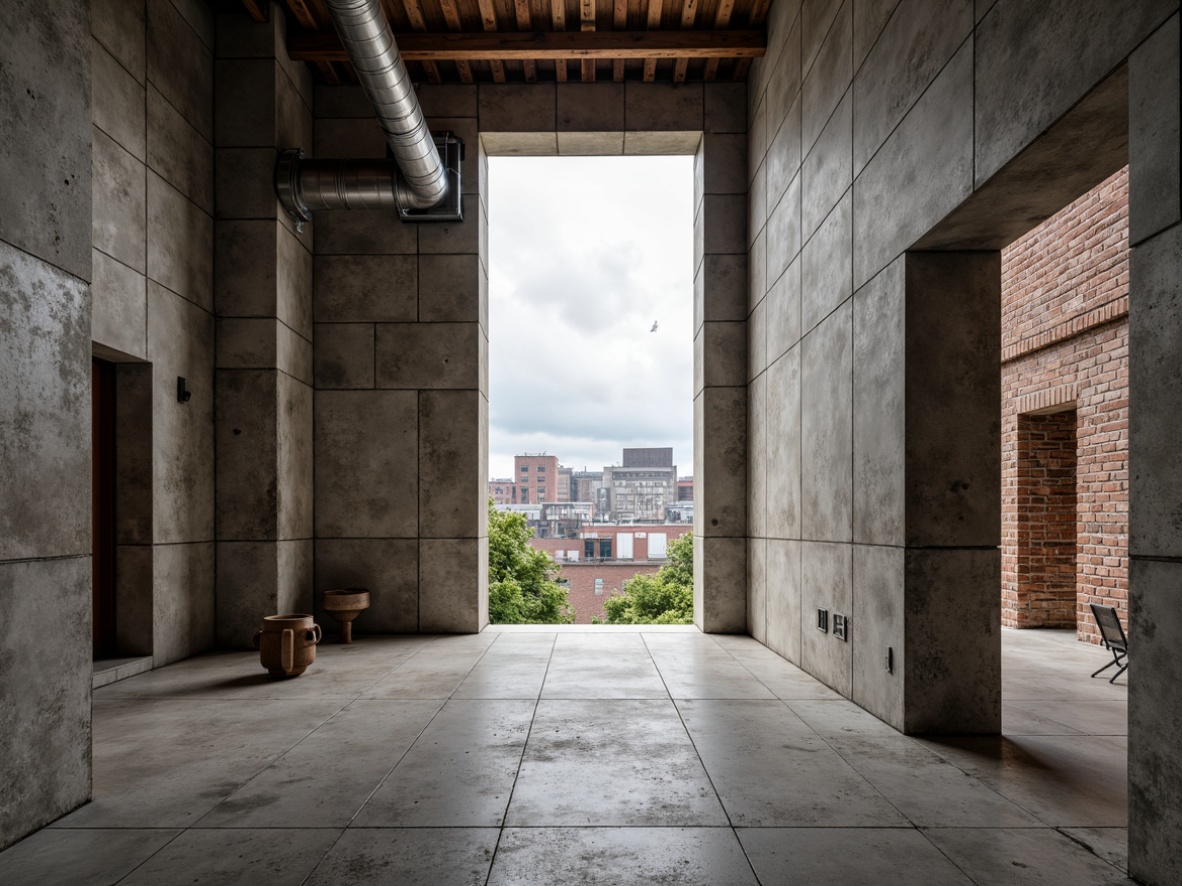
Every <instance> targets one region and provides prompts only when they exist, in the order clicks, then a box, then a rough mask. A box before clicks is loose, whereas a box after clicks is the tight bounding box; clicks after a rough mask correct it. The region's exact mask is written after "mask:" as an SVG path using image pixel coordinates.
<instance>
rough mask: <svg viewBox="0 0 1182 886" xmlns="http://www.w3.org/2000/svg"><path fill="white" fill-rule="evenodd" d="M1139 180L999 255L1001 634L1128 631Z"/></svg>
mask: <svg viewBox="0 0 1182 886" xmlns="http://www.w3.org/2000/svg"><path fill="white" fill-rule="evenodd" d="M1128 284H1129V272H1128V170H1127V168H1126V169H1125V170H1122V171H1121V172H1119V173H1117V174H1116V175H1114V176H1112V177H1111V178H1109V179H1108V180H1107V181H1105V182H1103V183H1102V184H1101V185H1099V186H1098V187H1097V188H1096V189H1095V190H1093V191H1091V192H1089V193H1088V194H1085V195H1084V196H1083V197H1081V198H1080V199H1078V200H1077V201H1075V202H1074V203H1072V204H1071V205H1070V206H1068V207H1066V208H1065V209H1063V210H1062V211H1061V212H1060V213H1059V214H1057V215H1055V216H1053V217H1052V218H1050V219H1048V220H1047V221H1046V222H1045V223H1043V224H1042V225H1040V226H1039V227H1037V228H1035V229H1034V230H1033V231H1031V232H1030V233H1028V234H1027V235H1026V236H1024V237H1022V238H1021V239H1019V240H1017V241H1015V242H1014V243H1013V244H1011V245H1010V246H1009V247H1008V248H1006V249H1005V250H1004V251H1003V252H1002V416H1001V431H1002V623H1003V624H1006V625H1009V626H1011V627H1063V626H1077V628H1078V631H1079V635H1080V637H1081V639H1088V640H1091V641H1092V642H1099V636H1098V632H1097V629H1096V626H1095V623H1094V622H1093V620H1092V617H1091V613H1090V611H1089V609H1088V605H1087V604H1088V603H1089V602H1100V603H1106V604H1108V605H1111V606H1115V607H1116V608H1117V610H1118V611H1119V612H1120V615H1121V620H1122V621H1123V622H1124V623H1125V624H1126V625H1127V624H1128V611H1127V610H1128V607H1127V591H1128V421H1129V414H1128V409H1129V399H1128V291H1129V290H1128Z"/></svg>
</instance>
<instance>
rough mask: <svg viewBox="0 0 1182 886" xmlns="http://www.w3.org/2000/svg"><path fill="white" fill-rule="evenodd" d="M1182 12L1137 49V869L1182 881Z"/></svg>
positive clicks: (1132, 596) (1133, 508) (1132, 723)
mask: <svg viewBox="0 0 1182 886" xmlns="http://www.w3.org/2000/svg"><path fill="white" fill-rule="evenodd" d="M1179 81H1180V78H1179V20H1178V15H1177V14H1175V15H1174V16H1173V17H1172V18H1170V19H1169V20H1168V21H1167V22H1166V23H1165V24H1164V25H1162V26H1161V27H1160V28H1158V30H1157V31H1156V32H1155V33H1154V34H1153V35H1152V36H1150V37H1149V38H1148V39H1147V40H1146V41H1145V42H1144V43H1142V44H1141V45H1140V46H1139V47H1138V48H1137V50H1136V51H1135V52H1134V53H1133V54H1132V56H1130V58H1129V244H1130V246H1131V248H1132V254H1131V257H1130V263H1129V265H1130V266H1129V555H1130V570H1129V573H1130V574H1129V610H1130V619H1131V622H1132V624H1131V626H1130V641H1129V642H1130V643H1131V644H1132V662H1133V664H1132V669H1131V670H1130V671H1129V875H1130V876H1132V877H1135V878H1136V879H1137V880H1139V881H1141V882H1145V883H1154V884H1156V883H1177V882H1180V881H1182V855H1179V852H1178V845H1177V836H1178V833H1179V832H1182V745H1180V744H1179V742H1178V740H1177V736H1178V735H1179V733H1180V732H1182V644H1180V643H1179V638H1180V637H1182V461H1180V460H1179V458H1178V445H1179V444H1178V441H1179V431H1180V428H1182V424H1180V422H1179V418H1178V417H1179V415H1182V286H1180V284H1179V281H1180V280H1182V228H1180V227H1179V225H1178V222H1179V221H1180V220H1182V211H1180V207H1182V193H1180V187H1179V181H1180V178H1179V176H1180V174H1179V169H1180V165H1179V160H1180V156H1182V151H1180V149H1179V139H1180V135H1182V124H1180V121H1179V95H1180V92H1182V90H1180V88H1179Z"/></svg>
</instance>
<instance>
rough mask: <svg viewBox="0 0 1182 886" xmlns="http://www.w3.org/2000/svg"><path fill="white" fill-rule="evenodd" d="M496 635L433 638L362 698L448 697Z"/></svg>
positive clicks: (374, 685)
mask: <svg viewBox="0 0 1182 886" xmlns="http://www.w3.org/2000/svg"><path fill="white" fill-rule="evenodd" d="M496 639H497V638H496V635H491V634H490V635H486V634H470V635H464V636H457V637H440V638H437V639H435V640H432V641H431V643H430V644H428V645H427V646H425V647H423V649H421V650H420V651H419V653H418V654H416V655H412V656H410V657H409V658H408V659H406V661H404V662H402V664H400V665H398V667H397V668H395V669H394V670H392V671H390V672H389V673H388V674H387V675H386V676H384V677H382V678H381V679H380V680H378V681H377V682H376V683H374V684H373V685H372V686H371V687H370V688H369V689H367V690H366V691H365V692H364V693H363V696H364V697H365V698H439V699H445V698H450V697H451V695H452V693H453V692H455V691H456V689H457V688H458V687H459V686H460V684H462V683H463V682H464V680H465V679H467V677H468V675H469V674H470V673H471V672H472V669H473V668H474V667H476V664H477V662H479V661H480V659H481V658H483V657H484V654H485V653H486V652H487V651H488V648H489V647H490V646H491V645H493V643H494V641H495V640H496Z"/></svg>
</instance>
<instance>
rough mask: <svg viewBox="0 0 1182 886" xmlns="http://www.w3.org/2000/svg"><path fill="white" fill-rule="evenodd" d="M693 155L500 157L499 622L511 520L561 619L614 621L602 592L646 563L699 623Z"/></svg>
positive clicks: (495, 533)
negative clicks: (545, 578) (542, 571)
mask: <svg viewBox="0 0 1182 886" xmlns="http://www.w3.org/2000/svg"><path fill="white" fill-rule="evenodd" d="M694 166H695V163H694V157H693V156H691V155H680V156H560V157H552V156H547V157H505V156H493V157H490V158H489V165H488V195H489V196H488V203H489V206H488V208H489V247H488V258H489V268H488V271H489V296H490V298H489V301H490V312H489V340H490V350H489V444H488V445H489V462H488V463H489V477H488V481H489V487H488V493H489V498H490V508H492V509H493V512H494V513H493V514H491V515H490V524H489V525H490V576H489V580H490V590H489V598H490V619H491V620H492V621H493V622H494V623H498V622H500V623H505V622H507V621H512V620H517V618H518V613H517V610H512V607H511V606H510V607H507V606H506V605H505V604H506V599H505V598H506V596H507V595H508V596H512V595H514V594H515V593H516V589H514V588H512V587H511V586H510V585H509V584H507V583H506V581H505V575H504V574H503V572H501V573H499V572H498V570H497V562H496V561H497V556H496V553H497V551H498V545H500V544H501V543H502V542H503V539H502V538H500V537H499V536H500V535H503V534H504V533H505V532H506V531H507V524H508V523H509V522H512V523H514V525H515V526H517V527H518V528H517V529H515V530H514V531H518V530H519V529H520V528H522V527H521V524H524V529H525V531H526V532H527V533H528V535H529V536H530V537H529V539H528V547H529V550H530V552H532V553H533V554H538V555H540V556H542V557H544V558H546V561H547V562H548V573H549V579H550V580H551V581H553V582H554V583H555V585H556V586H557V587H558V588H559V589H560V593H561V594H562V595H563V597H564V603H563V608H562V610H561V611H562V613H563V614H562V616H561V617H562V618H563V620H567V621H569V622H572V623H575V624H590V623H592V622H593V621H594V620H598V621H609V622H610V621H615V620H616V618H615V617H614V616H613V610H620V609H621V605H620V603H619V602H615V603H608V602H607V601H611V600H613V598H618V597H620V596H621V595H625V583H626V582H629V581H630V580H632V579H633V578H634V577H636V576H647V578H645V579H644V580H638V581H637V583H636V584H635V585H633V586H632V587H633V588H634V590H635V591H636V592H639V591H640V590H641V588H642V586H644V587H648V585H649V584H651V583H652V582H658V581H660V582H666V583H668V582H672V581H675V580H676V582H678V583H679V587H681V588H682V593H681V594H680V596H679V597H678V600H680V601H681V602H683V603H684V609H677V611H676V612H673V610H670V616H669V617H670V618H671V619H674V623H677V622H680V621H682V620H684V623H689V622H692V619H693V568H692V564H693V551H692V533H693V478H692V470H693V469H692V467H691V466H692V465H693V458H694V453H693V440H694V436H693V421H694V417H693V413H694V410H693V397H694V393H695V387H694V375H695V349H694V331H695V329H694V272H695V268H694V262H695V247H694V215H695V205H694V203H695V200H694V193H695V189H694ZM683 536H685V537H686V540H685V541H682V542H681V543H680V544H678V540H679V539H681V538H682V537H683ZM679 564H680V567H682V568H678V566H679ZM633 599H638V596H636V595H635V594H634V596H633ZM510 602H512V601H510ZM526 602H527V603H528V597H527V600H526ZM605 604H607V605H606V606H605ZM514 605H516V604H514ZM547 611H550V610H547ZM527 620H529V621H537V619H527Z"/></svg>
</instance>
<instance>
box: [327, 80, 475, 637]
mask: <svg viewBox="0 0 1182 886" xmlns="http://www.w3.org/2000/svg"><path fill="white" fill-rule="evenodd" d="M424 93H425V94H424V110H425V112H426V114H427V116H428V123H429V125H430V126H431V129H432V131H433V132H436V131H443V130H451V131H453V132H455V133H456V134H457V135H459V136H460V138H461V139H463V141H464V144H465V149H466V154H465V160H464V168H463V189H464V197H463V204H464V220H463V222H459V223H446V224H420V225H413V224H403V223H402V222H401V221H399V219H398V218H397V215H396V214H395V213H394V212H323V213H320V214H319V215H318V216H317V219H316V223H315V227H316V231H315V240H314V242H315V252H316V258H315V298H314V311H313V312H314V317H315V330H316V332H315V343H316V345H315V388H316V393H315V403H316V417H315V466H316V481H315V491H316V509H315V512H316V513H315V536H316V566H315V577H316V590H317V593H318V594H319V593H321V592H323V591H324V590H327V589H329V588H335V587H345V586H350V585H357V586H363V587H367V588H369V589H370V590H371V592H372V595H373V596H372V600H373V604H372V608H371V609H370V611H369V612H367V613H366V615H365V616H364V619H365V621H364V624H363V625H362V628H363V629H364V630H367V631H393V632H411V633H414V632H416V631H425V632H469V631H478V630H480V629H481V628H482V627H483V626H484V625H485V624H487V622H488V602H487V601H488V594H487V581H488V515H487V508H486V503H485V499H486V489H487V481H488V477H487V474H488V469H487V448H488V447H487V428H488V368H487V367H488V357H487V355H488V322H487V316H488V313H487V310H488V297H487V293H488V272H487V270H486V267H487V265H486V261H485V259H484V255H485V253H486V250H487V247H486V246H485V243H486V241H485V240H484V239H483V238H482V236H481V234H482V231H483V230H484V227H485V222H484V219H485V209H484V201H483V199H482V196H481V182H482V179H483V174H482V172H481V159H482V156H481V152H480V141H479V138H478V137H477V128H476V117H477V91H476V88H475V87H444V88H440V89H437V90H424ZM426 93H430V94H429V95H428V94H426ZM385 151H386V143H385V140H384V138H383V135H382V132H381V130H380V129H379V127H378V125H377V123H376V121H375V120H374V118H373V111H372V109H371V108H370V106H369V104H368V102H367V101H366V100H365V97H364V95H363V94H362V93H361V91H360V90H359V89H357V88H332V87H324V88H318V89H317V93H316V122H315V154H314V156H317V157H323V158H327V157H371V158H372V157H382V156H385Z"/></svg>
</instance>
